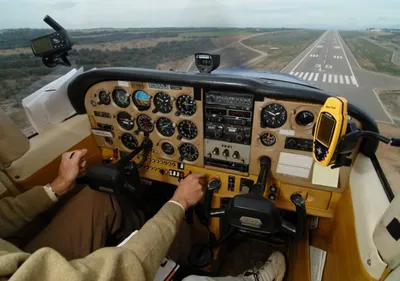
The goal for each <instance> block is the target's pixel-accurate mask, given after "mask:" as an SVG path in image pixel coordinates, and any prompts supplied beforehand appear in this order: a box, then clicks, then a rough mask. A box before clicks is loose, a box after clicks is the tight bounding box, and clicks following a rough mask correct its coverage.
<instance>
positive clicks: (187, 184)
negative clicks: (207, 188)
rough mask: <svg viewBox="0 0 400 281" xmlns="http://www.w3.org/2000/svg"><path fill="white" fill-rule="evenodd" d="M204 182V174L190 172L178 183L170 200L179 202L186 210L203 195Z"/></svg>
mask: <svg viewBox="0 0 400 281" xmlns="http://www.w3.org/2000/svg"><path fill="white" fill-rule="evenodd" d="M205 183H206V181H205V175H204V174H191V175H189V176H187V177H186V178H185V179H184V180H183V181H182V182H181V183H180V184H179V185H178V188H177V189H176V191H175V194H174V196H172V198H171V200H173V201H176V202H178V203H180V204H181V205H182V206H183V208H185V210H187V209H188V208H189V207H191V206H193V205H194V204H196V203H197V202H199V201H200V199H201V198H202V197H203V187H204V185H205Z"/></svg>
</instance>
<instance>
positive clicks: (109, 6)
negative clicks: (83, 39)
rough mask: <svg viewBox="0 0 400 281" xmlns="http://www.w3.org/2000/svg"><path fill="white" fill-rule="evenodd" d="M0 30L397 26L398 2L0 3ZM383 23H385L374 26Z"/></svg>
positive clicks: (40, 0)
mask: <svg viewBox="0 0 400 281" xmlns="http://www.w3.org/2000/svg"><path fill="white" fill-rule="evenodd" d="M0 5H1V7H2V8H1V10H0V29H2V28H15V27H31V28H37V27H42V28H45V27H46V25H45V24H44V23H43V22H42V19H43V17H44V16H45V15H46V14H49V15H51V16H52V17H54V18H55V19H56V20H57V21H59V22H60V23H61V24H62V25H64V26H65V27H66V28H93V27H155V26H239V27H246V26H259V27H277V26H279V27H281V26H287V27H291V26H292V27H301V26H304V27H311V26H312V27H318V26H319V27H321V28H326V27H338V28H339V27H340V28H348V29H349V28H365V27H368V26H376V25H379V24H385V25H387V26H390V25H396V24H399V21H398V15H399V13H400V1H398V0H386V1H382V0H369V1H365V0H335V1H321V0H301V1H300V0H140V1H139V0H131V1H128V0H36V1H35V0H0ZM379 18H385V21H382V20H378V19H379Z"/></svg>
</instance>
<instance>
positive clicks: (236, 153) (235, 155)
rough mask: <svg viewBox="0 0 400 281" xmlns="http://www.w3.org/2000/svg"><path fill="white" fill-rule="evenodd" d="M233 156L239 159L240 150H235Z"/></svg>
mask: <svg viewBox="0 0 400 281" xmlns="http://www.w3.org/2000/svg"><path fill="white" fill-rule="evenodd" d="M232 157H233V158H235V159H239V158H240V153H239V151H235V152H234V153H233V154H232Z"/></svg>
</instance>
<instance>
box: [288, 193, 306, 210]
mask: <svg viewBox="0 0 400 281" xmlns="http://www.w3.org/2000/svg"><path fill="white" fill-rule="evenodd" d="M290 200H291V201H292V203H293V204H294V205H296V207H299V208H302V207H304V206H305V203H306V202H305V201H304V198H303V197H302V196H301V195H300V194H299V193H293V194H292V195H290Z"/></svg>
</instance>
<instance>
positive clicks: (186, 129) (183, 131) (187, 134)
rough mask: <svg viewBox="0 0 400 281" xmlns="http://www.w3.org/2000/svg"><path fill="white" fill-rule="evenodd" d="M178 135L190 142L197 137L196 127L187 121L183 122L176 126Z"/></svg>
mask: <svg viewBox="0 0 400 281" xmlns="http://www.w3.org/2000/svg"><path fill="white" fill-rule="evenodd" d="M178 130H179V134H180V135H181V136H182V137H183V138H185V139H188V140H192V139H194V138H195V137H196V136H197V127H196V125H195V124H194V123H193V122H192V121H189V120H183V121H182V122H181V123H179V125H178Z"/></svg>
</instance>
